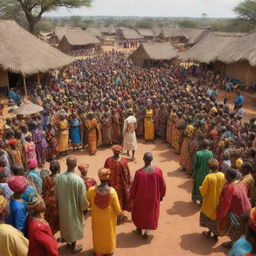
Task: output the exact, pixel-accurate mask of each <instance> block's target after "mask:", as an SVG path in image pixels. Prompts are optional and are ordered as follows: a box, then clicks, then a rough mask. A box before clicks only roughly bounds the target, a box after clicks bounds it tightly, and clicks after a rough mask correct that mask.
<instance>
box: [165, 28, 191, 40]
mask: <svg viewBox="0 0 256 256" xmlns="http://www.w3.org/2000/svg"><path fill="white" fill-rule="evenodd" d="M161 35H162V36H163V37H165V38H173V37H185V38H186V35H185V33H184V31H183V30H182V29H181V28H175V27H172V28H163V29H162V31H161Z"/></svg>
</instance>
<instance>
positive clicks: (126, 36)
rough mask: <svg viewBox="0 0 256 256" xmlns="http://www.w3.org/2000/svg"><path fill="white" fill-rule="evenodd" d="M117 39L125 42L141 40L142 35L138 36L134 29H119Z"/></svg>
mask: <svg viewBox="0 0 256 256" xmlns="http://www.w3.org/2000/svg"><path fill="white" fill-rule="evenodd" d="M118 37H119V39H121V40H126V41H133V40H141V39H143V36H142V35H140V34H139V33H138V32H136V31H135V30H134V29H129V28H120V29H119V30H118Z"/></svg>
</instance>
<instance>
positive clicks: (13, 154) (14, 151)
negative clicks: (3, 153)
mask: <svg viewBox="0 0 256 256" xmlns="http://www.w3.org/2000/svg"><path fill="white" fill-rule="evenodd" d="M8 144H9V146H10V149H9V151H8V153H9V159H10V163H11V164H24V163H25V161H24V156H23V154H22V152H21V151H20V149H19V148H18V147H17V139H14V138H13V139H10V140H9V143H8Z"/></svg>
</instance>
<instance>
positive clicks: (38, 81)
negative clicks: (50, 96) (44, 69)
mask: <svg viewBox="0 0 256 256" xmlns="http://www.w3.org/2000/svg"><path fill="white" fill-rule="evenodd" d="M37 84H38V85H40V73H37Z"/></svg>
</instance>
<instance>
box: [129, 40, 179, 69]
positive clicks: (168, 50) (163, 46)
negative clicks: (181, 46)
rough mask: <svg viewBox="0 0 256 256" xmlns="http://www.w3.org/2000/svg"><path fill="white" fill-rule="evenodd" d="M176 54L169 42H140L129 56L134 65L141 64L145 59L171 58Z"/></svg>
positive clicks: (159, 59)
mask: <svg viewBox="0 0 256 256" xmlns="http://www.w3.org/2000/svg"><path fill="white" fill-rule="evenodd" d="M177 55H178V53H177V51H176V49H175V48H173V46H172V45H171V44H170V43H169V42H162V43H161V42H152V43H142V44H141V45H140V46H139V47H138V49H137V50H136V51H134V52H133V53H132V54H131V55H130V56H129V58H130V59H131V60H132V61H133V63H135V64H136V65H143V64H144V63H145V62H147V61H161V60H172V59H174V58H176V57H177Z"/></svg>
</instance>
